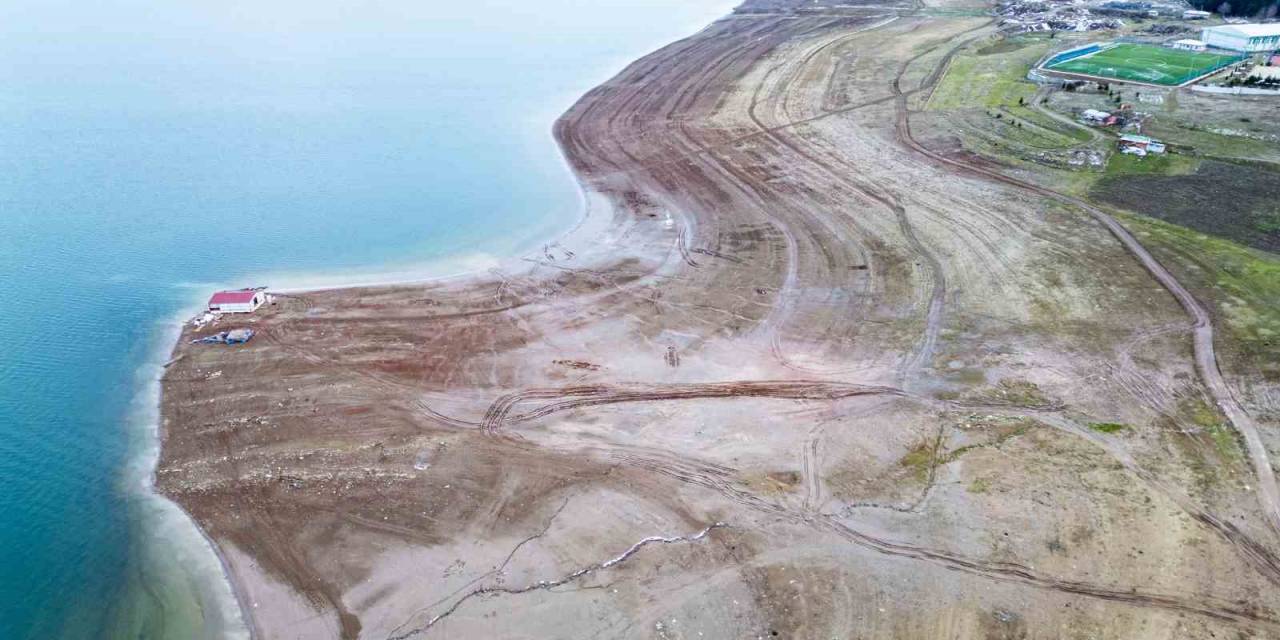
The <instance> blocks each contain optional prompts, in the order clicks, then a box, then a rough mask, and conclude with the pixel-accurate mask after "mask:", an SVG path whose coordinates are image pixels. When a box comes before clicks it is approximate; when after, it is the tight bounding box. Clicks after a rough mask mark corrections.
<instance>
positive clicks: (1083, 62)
mask: <svg viewBox="0 0 1280 640" xmlns="http://www.w3.org/2000/svg"><path fill="white" fill-rule="evenodd" d="M1237 59H1239V58H1238V56H1231V55H1218V54H1213V53H1196V52H1194V51H1181V50H1178V49H1170V48H1168V47H1157V46H1152V45H1146V44H1117V45H1115V46H1113V47H1110V48H1107V49H1103V50H1102V51H1099V52H1097V53H1094V54H1091V55H1087V56H1083V57H1080V58H1075V59H1072V60H1065V61H1063V62H1059V63H1057V64H1054V65H1050V66H1048V67H1046V68H1048V69H1050V70H1053V71H1062V72H1066V73H1079V74H1083V75H1088V76H1098V77H1102V78H1115V79H1116V80H1133V81H1136V82H1146V83H1149V84H1159V85H1166V86H1176V85H1180V84H1182V83H1184V82H1187V81H1188V80H1191V79H1193V78H1198V77H1200V76H1202V75H1204V74H1206V73H1209V72H1210V71H1213V70H1215V69H1218V68H1220V67H1223V66H1226V65H1227V64H1230V63H1231V62H1234V61H1235V60H1237Z"/></svg>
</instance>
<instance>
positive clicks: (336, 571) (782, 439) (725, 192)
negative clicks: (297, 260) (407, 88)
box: [157, 0, 1280, 639]
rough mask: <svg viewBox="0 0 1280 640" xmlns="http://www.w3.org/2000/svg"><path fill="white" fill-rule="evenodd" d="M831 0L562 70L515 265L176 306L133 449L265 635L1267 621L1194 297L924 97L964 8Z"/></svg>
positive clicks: (1202, 625)
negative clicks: (141, 438)
mask: <svg viewBox="0 0 1280 640" xmlns="http://www.w3.org/2000/svg"><path fill="white" fill-rule="evenodd" d="M827 4H833V5H834V3H827V2H817V3H815V2H800V1H799V0H770V1H768V2H755V1H753V2H748V3H747V4H746V5H744V7H743V8H742V9H740V10H739V11H738V12H737V13H735V14H734V15H733V16H730V17H727V18H725V19H723V20H721V21H719V22H717V23H715V24H714V25H711V26H710V27H708V28H707V29H706V30H704V31H703V32H701V33H699V34H697V35H695V36H692V37H690V38H688V39H686V40H683V41H681V42H677V43H675V44H672V45H670V46H668V47H667V48H665V49H662V50H660V51H658V52H656V53H654V54H652V55H650V56H648V57H646V58H644V59H642V60H640V61H638V62H636V63H635V64H633V65H632V66H630V67H629V68H628V69H626V70H625V71H624V72H623V73H621V74H620V75H619V76H618V77H616V78H614V79H613V80H611V81H609V82H608V83H606V84H604V85H602V86H600V87H599V88H597V89H595V90H593V91H592V92H590V93H589V94H588V95H586V96H585V97H584V98H583V99H582V100H581V101H580V102H579V103H578V104H577V105H576V106H575V107H573V109H572V110H571V111H570V112H569V113H567V114H566V115H565V116H564V117H563V118H562V119H561V120H560V121H559V122H558V124H557V127H556V134H557V137H558V139H559V141H560V143H561V144H562V146H563V148H564V150H565V153H566V154H567V156H568V158H569V160H570V162H571V164H572V166H573V168H574V169H575V171H576V172H577V174H578V175H579V176H580V178H581V180H582V182H583V184H584V187H585V188H586V189H587V190H588V202H589V203H590V212H589V213H590V216H591V217H592V218H591V219H592V220H594V221H595V222H596V224H587V225H585V226H584V227H583V228H582V229H581V230H580V231H579V232H578V233H575V234H571V235H570V236H569V237H567V238H564V239H563V240H561V241H559V242H557V243H555V244H550V245H548V246H547V247H546V248H545V250H544V251H543V252H542V253H541V254H539V255H535V256H530V257H529V259H527V260H526V261H524V263H523V266H520V267H512V268H508V269H505V270H502V271H495V272H492V273H488V274H481V275H477V276H474V277H469V278H463V279H451V280H446V281H441V282H437V283H428V284H422V285H415V286H395V287H382V288H365V289H343V290H334V291H317V292H309V293H304V294H296V295H287V296H281V297H280V298H279V299H278V303H277V304H276V305H274V306H271V307H268V308H264V309H263V311H261V312H260V313H258V314H256V315H255V316H254V317H252V318H241V319H236V318H230V317H228V318H225V319H223V320H222V321H220V323H219V324H218V325H217V326H216V327H212V328H209V329H206V330H204V332H208V331H213V330H225V329H227V328H232V327H237V326H242V325H246V326H253V327H254V328H255V329H257V330H258V332H259V337H258V338H257V339H255V340H254V341H253V342H252V343H250V344H249V345H247V346H245V347H242V348H224V347H209V346H199V347H197V346H190V345H188V344H186V342H187V339H189V338H191V337H193V336H196V335H202V334H203V333H204V332H195V331H193V330H190V329H188V330H187V331H186V333H185V334H184V340H183V341H182V342H181V343H180V345H179V347H178V354H179V355H181V356H183V357H182V358H181V359H180V360H178V361H177V362H175V363H174V364H173V365H172V366H171V367H170V368H169V370H168V373H167V375H166V378H165V381H164V396H163V406H162V410H163V416H164V433H165V440H164V447H163V457H162V460H161V463H160V467H159V470H158V474H157V484H158V486H159V487H160V489H161V490H162V491H163V492H165V493H166V494H167V495H169V496H171V497H172V498H173V499H175V500H176V501H177V502H178V503H179V504H181V505H182V506H183V507H184V508H186V509H187V510H188V511H189V512H190V513H191V514H192V515H193V516H194V517H195V519H196V520H197V522H198V523H199V524H200V525H201V526H202V527H203V528H204V529H205V530H206V531H207V532H208V533H209V535H210V536H211V538H212V539H213V540H214V541H215V542H216V543H217V544H218V545H219V546H220V547H221V548H222V549H223V551H224V556H225V557H226V560H227V562H228V563H229V564H230V565H231V567H232V569H233V574H234V575H233V579H234V580H235V582H236V583H237V585H238V586H239V588H240V591H241V593H242V594H243V596H244V599H245V601H246V602H245V603H244V604H245V607H246V609H247V612H248V613H249V614H250V616H251V617H252V619H253V623H254V626H255V628H256V630H257V633H258V634H259V635H260V636H261V637H264V638H276V637H281V638H294V637H308V638H310V637H343V638H356V637H360V638H410V637H421V638H430V637H439V638H446V637H447V638H549V637H555V638H613V637H659V638H754V637H765V638H767V637H784V638H832V637H839V638H948V639H956V638H1024V637H1053V638H1206V637H1219V638H1222V637H1231V638H1235V637H1259V638H1261V637H1280V610H1278V609H1277V607H1280V558H1278V557H1277V554H1276V550H1277V549H1280V545H1278V544H1277V542H1278V539H1277V535H1276V530H1275V527H1274V522H1273V521H1272V519H1271V518H1270V516H1269V514H1270V513H1271V512H1272V511H1273V510H1274V508H1275V505H1274V503H1273V502H1269V499H1268V496H1267V494H1266V489H1267V486H1266V476H1267V474H1269V473H1270V469H1269V467H1267V468H1266V469H1264V468H1263V466H1262V465H1269V462H1268V461H1267V459H1266V452H1265V450H1263V451H1261V452H1259V450H1258V449H1259V447H1253V446H1252V445H1251V444H1250V442H1251V440H1250V434H1249V433H1248V431H1249V430H1250V429H1255V432H1254V434H1253V435H1254V436H1256V426H1255V425H1253V424H1252V421H1251V420H1250V419H1249V416H1248V415H1246V414H1243V413H1240V414H1237V413H1236V412H1237V410H1238V409H1239V407H1237V406H1235V405H1233V404H1232V403H1231V399H1230V397H1229V396H1230V391H1226V390H1225V389H1226V387H1225V384H1224V383H1222V381H1221V374H1219V373H1217V368H1216V366H1215V365H1214V364H1213V362H1214V361H1213V354H1212V335H1211V334H1210V335H1209V346H1208V347H1207V349H1208V351H1207V352H1206V347H1205V345H1204V344H1203V340H1201V339H1202V338H1203V331H1204V329H1205V328H1206V325H1205V324H1204V322H1200V324H1199V325H1198V326H1199V329H1197V325H1196V323H1197V321H1198V319H1197V316H1196V314H1195V312H1194V307H1193V306H1190V305H1192V304H1193V303H1194V301H1187V300H1185V299H1181V298H1180V297H1177V296H1178V294H1177V291H1176V286H1174V285H1175V284H1176V283H1172V284H1171V283H1170V282H1168V281H1166V280H1165V279H1163V276H1161V274H1160V273H1159V271H1158V270H1157V269H1156V268H1155V267H1153V266H1152V265H1151V264H1144V262H1143V261H1142V260H1140V259H1136V258H1135V256H1137V257H1139V258H1140V257H1141V255H1140V253H1139V251H1140V247H1137V248H1136V249H1135V247H1134V246H1129V247H1126V244H1125V242H1122V240H1123V236H1122V235H1118V234H1122V233H1123V230H1122V229H1121V230H1119V231H1117V230H1116V229H1109V226H1108V225H1109V222H1108V220H1109V219H1107V218H1105V217H1099V215H1102V214H1100V213H1098V212H1091V211H1090V210H1087V209H1084V208H1081V207H1080V206H1078V203H1076V202H1075V201H1071V200H1070V199H1062V198H1056V197H1054V195H1053V194H1051V193H1048V192H1045V191H1044V190H1036V189H1034V188H1031V187H1030V186H1029V185H1024V184H1022V183H1019V182H1017V181H1016V180H1012V179H1010V180H1005V181H1001V180H1000V179H998V177H997V176H996V175H994V173H993V172H992V170H991V169H990V168H989V167H986V166H984V165H982V164H980V163H975V162H972V160H971V159H970V158H966V157H965V156H964V154H963V153H961V152H956V151H954V150H949V149H954V147H953V146H949V145H948V141H947V140H946V137H945V135H944V134H943V133H941V132H936V131H931V132H928V133H927V135H925V134H921V135H919V136H916V135H914V134H913V132H912V129H911V114H912V111H911V110H912V109H914V108H916V106H917V105H918V104H919V103H920V99H921V98H922V97H924V96H927V94H928V92H929V91H930V90H931V88H932V87H933V85H934V84H935V83H936V82H937V80H938V78H939V76H940V74H941V73H942V72H943V70H944V69H945V66H946V64H947V62H948V60H949V57H950V53H951V51H952V50H953V49H954V48H956V47H958V46H960V45H961V44H962V43H965V42H968V41H969V39H971V38H975V37H979V36H982V35H985V34H988V33H990V29H991V28H992V27H991V25H990V23H989V21H988V20H987V19H985V18H968V17H955V16H945V15H944V16H943V17H938V16H931V15H929V13H931V12H928V11H922V10H921V9H922V8H921V7H913V6H908V5H906V4H902V5H892V4H886V5H884V6H883V7H878V6H867V5H858V6H851V5H847V4H846V5H841V6H833V7H827V6H825V5H827ZM938 13H939V14H945V12H938ZM1095 214H1097V215H1095ZM1156 266H1157V267H1158V265H1156ZM1171 292H1172V294H1171ZM1193 335H1194V336H1195V337H1196V339H1197V340H1201V342H1198V343H1196V344H1195V347H1194V349H1193ZM1210 368H1212V370H1210ZM1215 375H1216V376H1218V377H1217V378H1214V376H1215ZM1223 394H1226V396H1224V395H1223ZM1220 411H1225V412H1226V413H1227V414H1229V415H1230V418H1231V421H1229V422H1227V421H1226V418H1227V416H1223V415H1221V413H1220ZM1215 420H1216V421H1218V422H1215ZM1219 423H1221V424H1219ZM1214 424H1219V426H1217V427H1214V426H1213V425H1214ZM1215 429H1216V430H1215ZM1259 455H1261V459H1260V458H1259ZM1271 483H1272V484H1271V489H1274V479H1272V480H1271ZM1260 488H1261V489H1262V491H1260V490H1259V489H1260ZM1215 634H1216V635H1215Z"/></svg>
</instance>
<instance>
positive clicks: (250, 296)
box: [209, 289, 267, 313]
mask: <svg viewBox="0 0 1280 640" xmlns="http://www.w3.org/2000/svg"><path fill="white" fill-rule="evenodd" d="M266 302H267V293H266V292H265V291H262V290H261V289H241V290H239V291H219V292H217V293H215V294H213V297H212V298H209V311H211V312H213V313H253V312H254V311H257V310H258V307H261V306H262V305H263V304H266Z"/></svg>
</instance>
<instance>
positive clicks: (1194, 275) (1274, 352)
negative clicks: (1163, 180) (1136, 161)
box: [1125, 216, 1280, 380]
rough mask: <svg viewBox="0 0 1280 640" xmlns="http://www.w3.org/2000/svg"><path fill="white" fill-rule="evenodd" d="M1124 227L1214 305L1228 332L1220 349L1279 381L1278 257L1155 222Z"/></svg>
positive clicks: (1135, 219) (1129, 220) (1132, 219)
mask: <svg viewBox="0 0 1280 640" xmlns="http://www.w3.org/2000/svg"><path fill="white" fill-rule="evenodd" d="M1125 224H1127V225H1128V226H1129V227H1130V228H1131V229H1134V230H1135V231H1138V232H1139V233H1140V234H1141V236H1142V237H1141V240H1142V242H1143V244H1145V245H1147V246H1148V247H1149V248H1151V249H1153V250H1154V251H1156V253H1157V257H1159V258H1160V260H1161V261H1162V262H1164V263H1165V264H1167V265H1169V266H1171V267H1173V268H1174V269H1176V270H1177V272H1178V276H1179V278H1180V279H1183V280H1184V282H1186V283H1188V284H1189V285H1190V286H1192V287H1193V288H1194V289H1196V294H1197V295H1198V296H1199V297H1200V299H1201V300H1204V301H1206V302H1208V303H1211V304H1212V305H1213V307H1214V311H1215V315H1217V316H1218V318H1219V322H1220V323H1221V326H1223V327H1224V328H1225V329H1226V331H1223V332H1219V336H1220V341H1219V344H1220V348H1221V349H1222V350H1223V351H1224V352H1226V353H1227V354H1228V355H1229V356H1230V357H1231V358H1233V359H1235V360H1237V361H1239V362H1237V364H1241V363H1242V364H1244V365H1246V366H1247V367H1249V368H1255V369H1257V370H1258V371H1259V373H1261V374H1262V375H1263V376H1264V377H1266V378H1268V379H1271V380H1280V256H1277V255H1275V254H1270V253H1266V252H1263V251H1255V250H1251V249H1249V248H1247V247H1243V246H1240V245H1238V244H1236V243H1234V242H1230V241H1227V240H1223V239H1220V238H1214V237H1212V236H1208V235H1205V234H1203V233H1198V232H1196V231H1193V230H1191V229H1187V228H1185V227H1180V226H1177V225H1173V224H1168V223H1165V222H1162V221H1159V220H1153V219H1151V218H1146V217H1139V216H1125Z"/></svg>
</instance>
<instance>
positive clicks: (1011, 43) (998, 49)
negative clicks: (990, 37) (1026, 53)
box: [977, 38, 1032, 56]
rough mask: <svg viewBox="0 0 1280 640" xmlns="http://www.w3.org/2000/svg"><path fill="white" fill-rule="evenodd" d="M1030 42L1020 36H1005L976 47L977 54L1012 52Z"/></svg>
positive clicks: (1029, 44)
mask: <svg viewBox="0 0 1280 640" xmlns="http://www.w3.org/2000/svg"><path fill="white" fill-rule="evenodd" d="M1031 44H1032V43H1031V41H1029V40H1024V39H1022V38H1005V39H1003V40H1000V41H999V42H994V43H992V44H989V45H987V46H985V47H983V48H981V49H978V51H977V54H978V55H980V56H990V55H995V54H997V53H1012V52H1014V51H1017V50H1019V49H1022V48H1025V47H1028V46H1031Z"/></svg>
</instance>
